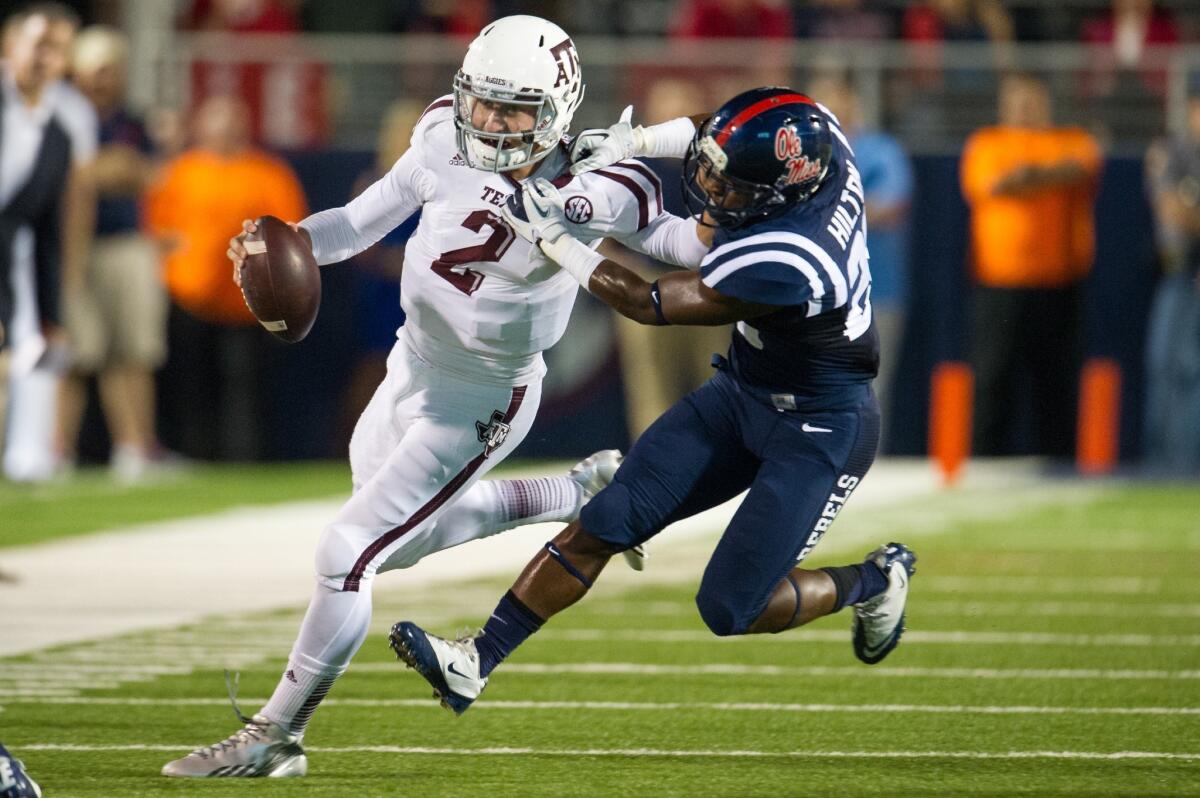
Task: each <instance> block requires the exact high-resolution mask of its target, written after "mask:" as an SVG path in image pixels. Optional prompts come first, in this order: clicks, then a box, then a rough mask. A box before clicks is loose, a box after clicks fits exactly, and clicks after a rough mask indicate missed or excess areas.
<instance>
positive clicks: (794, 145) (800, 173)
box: [775, 127, 821, 186]
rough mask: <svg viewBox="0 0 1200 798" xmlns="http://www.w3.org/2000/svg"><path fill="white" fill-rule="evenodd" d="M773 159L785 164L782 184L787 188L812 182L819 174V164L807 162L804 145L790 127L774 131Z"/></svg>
mask: <svg viewBox="0 0 1200 798" xmlns="http://www.w3.org/2000/svg"><path fill="white" fill-rule="evenodd" d="M775 157H776V158H778V159H779V160H781V161H786V162H787V170H788V171H787V175H785V176H784V182H785V183H786V184H787V185H789V186H790V185H795V184H796V183H803V182H805V181H806V180H812V179H813V178H814V177H818V176H819V175H820V174H821V164H820V162H818V161H813V160H809V158H808V156H806V155H805V154H804V144H803V143H802V142H801V141H800V137H799V136H797V135H796V131H795V130H793V129H792V128H791V127H781V128H779V130H778V131H776V133H775Z"/></svg>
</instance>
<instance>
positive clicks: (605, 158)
mask: <svg viewBox="0 0 1200 798" xmlns="http://www.w3.org/2000/svg"><path fill="white" fill-rule="evenodd" d="M707 118H708V114H701V115H699V116H691V117H688V116H681V117H679V118H678V119H672V120H670V121H669V122H663V123H661V124H658V125H650V126H649V127H645V126H643V125H638V126H637V127H634V126H633V125H632V124H631V121H632V119H633V106H632V105H630V106H626V108H625V110H624V111H622V112H621V117H620V119H618V120H617V123H616V124H615V125H613V126H612V127H609V128H592V129H589V130H585V131H583V132H582V133H580V134H579V135H578V136H576V137H575V141H574V142H573V143H572V144H571V174H576V175H578V174H582V173H583V172H591V171H594V170H596V169H603V168H604V167H606V166H612V165H613V164H615V163H617V162H618V161H623V160H625V159H626V158H682V157H683V156H684V155H686V154H687V148H688V145H689V144H691V143H692V139H693V138H694V137H695V135H696V129H697V128H698V127H699V126H700V125H701V124H703V122H704V120H705V119H707Z"/></svg>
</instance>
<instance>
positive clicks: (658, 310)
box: [650, 280, 671, 326]
mask: <svg viewBox="0 0 1200 798" xmlns="http://www.w3.org/2000/svg"><path fill="white" fill-rule="evenodd" d="M650 304H651V305H652V306H653V307H654V318H655V320H656V321H657V322H658V324H659V326H665V325H667V324H670V323H671V322H669V321H667V317H666V316H665V315H664V314H663V309H662V292H661V291H659V290H658V280H655V281H654V282H653V283H651V284H650Z"/></svg>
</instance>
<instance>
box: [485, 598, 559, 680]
mask: <svg viewBox="0 0 1200 798" xmlns="http://www.w3.org/2000/svg"><path fill="white" fill-rule="evenodd" d="M544 623H545V621H544V620H542V619H541V618H539V617H538V616H537V614H536V613H535V612H534V611H533V610H531V609H529V608H528V607H526V606H525V605H524V604H523V603H522V602H521V600H520V599H519V598H517V597H516V596H515V595H513V592H512V591H511V590H510V591H508V592H507V593H505V594H504V598H502V599H500V603H499V604H497V605H496V609H494V610H492V617H490V618H488V621H487V623H485V624H484V625H483V631H482V632H481V633H480V634H479V636H478V637H476V638H475V649H476V650H477V651H478V652H479V675H480V676H487V675H488V674H489V673H491V672H492V670H493V669H494V668H495V667H496V666H497V665H499V664H500V663H501V662H503V661H504V660H505V658H507V657H508V655H509V654H511V653H512V652H513V649H515V648H516V647H517V646H519V645H521V644H522V643H524V642H525V641H526V640H527V639H528V638H529V636H530V635H532V634H533V633H534V632H536V631H537V630H538V629H541V628H542V624H544Z"/></svg>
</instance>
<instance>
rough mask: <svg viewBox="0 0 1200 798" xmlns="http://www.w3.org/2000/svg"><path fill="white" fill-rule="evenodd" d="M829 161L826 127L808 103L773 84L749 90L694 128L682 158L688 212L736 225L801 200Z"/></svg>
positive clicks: (829, 134) (830, 149)
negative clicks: (706, 215) (696, 128)
mask: <svg viewBox="0 0 1200 798" xmlns="http://www.w3.org/2000/svg"><path fill="white" fill-rule="evenodd" d="M832 162H833V133H832V132H831V131H830V129H829V120H828V119H827V118H826V116H825V114H824V113H822V112H821V110H820V109H819V108H817V106H816V103H815V102H813V100H811V99H809V98H808V97H807V96H805V95H803V94H801V93H800V92H797V91H793V90H792V89H788V88H783V87H781V86H768V87H764V88H760V89H752V90H750V91H747V92H743V93H742V94H739V95H738V96H736V97H734V98H733V99H732V100H730V101H729V102H727V103H725V104H724V105H722V106H721V107H720V108H719V109H718V110H717V112H716V113H715V114H713V115H712V117H711V118H710V119H709V120H708V121H707V122H705V123H704V124H703V125H701V126H700V128H699V130H697V131H696V136H695V138H694V139H692V144H691V146H690V147H689V148H688V152H687V156H686V158H685V160H684V162H683V184H684V186H683V195H684V199H685V201H686V202H687V205H688V210H689V211H690V212H691V213H692V214H693V215H695V216H696V217H697V218H698V219H701V220H703V217H704V214H705V213H707V214H708V216H709V218H711V219H712V221H713V222H714V223H715V224H716V225H717V226H718V227H725V228H733V227H739V226H741V225H743V224H746V223H747V222H750V221H754V220H757V219H761V218H765V217H767V216H771V215H772V214H774V213H777V212H778V211H780V210H782V209H783V208H785V207H786V206H788V205H789V204H792V203H796V202H803V201H805V200H807V199H808V198H809V197H811V196H812V195H813V194H815V193H816V192H817V190H818V189H819V188H820V187H821V184H822V183H823V182H824V180H825V177H826V176H827V175H828V174H829V172H830V166H831V164H832Z"/></svg>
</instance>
